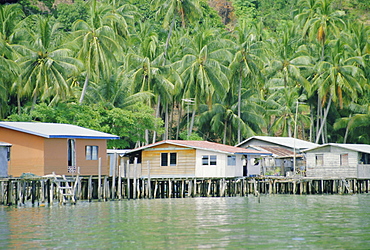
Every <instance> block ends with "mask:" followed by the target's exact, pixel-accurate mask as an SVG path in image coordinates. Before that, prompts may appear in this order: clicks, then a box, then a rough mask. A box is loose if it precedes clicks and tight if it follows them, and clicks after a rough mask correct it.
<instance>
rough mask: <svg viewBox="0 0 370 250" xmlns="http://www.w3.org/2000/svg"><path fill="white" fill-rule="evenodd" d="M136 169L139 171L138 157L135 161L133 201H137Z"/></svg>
mask: <svg viewBox="0 0 370 250" xmlns="http://www.w3.org/2000/svg"><path fill="white" fill-rule="evenodd" d="M136 169H137V157H135V159H134V184H133V196H134V197H133V199H136Z"/></svg>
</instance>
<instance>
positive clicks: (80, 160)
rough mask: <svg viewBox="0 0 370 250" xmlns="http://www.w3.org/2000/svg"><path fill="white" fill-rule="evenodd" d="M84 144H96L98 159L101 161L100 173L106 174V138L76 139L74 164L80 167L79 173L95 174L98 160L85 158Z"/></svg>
mask: <svg viewBox="0 0 370 250" xmlns="http://www.w3.org/2000/svg"><path fill="white" fill-rule="evenodd" d="M86 146H98V147H99V151H98V159H99V158H101V161H102V170H101V174H102V175H107V174H108V173H109V171H108V159H107V141H106V140H89V139H77V140H76V155H77V159H76V164H77V167H80V173H81V175H91V174H92V175H97V174H98V166H99V160H86V156H85V147H86Z"/></svg>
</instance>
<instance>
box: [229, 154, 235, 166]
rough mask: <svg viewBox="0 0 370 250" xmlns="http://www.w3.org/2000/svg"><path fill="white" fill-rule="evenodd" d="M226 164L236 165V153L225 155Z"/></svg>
mask: <svg viewBox="0 0 370 250" xmlns="http://www.w3.org/2000/svg"><path fill="white" fill-rule="evenodd" d="M227 165H228V166H236V155H228V156H227Z"/></svg>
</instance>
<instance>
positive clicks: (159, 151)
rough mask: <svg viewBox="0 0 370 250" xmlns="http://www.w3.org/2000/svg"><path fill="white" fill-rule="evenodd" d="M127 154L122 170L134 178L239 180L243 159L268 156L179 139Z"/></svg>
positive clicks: (242, 149) (250, 150)
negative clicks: (128, 159)
mask: <svg viewBox="0 0 370 250" xmlns="http://www.w3.org/2000/svg"><path fill="white" fill-rule="evenodd" d="M128 154H129V157H130V164H129V165H128V166H127V168H126V170H125V171H126V172H127V173H129V175H130V176H133V175H134V176H136V177H145V176H148V175H150V176H151V177H239V176H243V174H245V172H244V167H245V165H244V164H245V160H244V159H245V157H247V156H248V155H259V156H260V155H269V153H268V152H265V151H258V150H254V149H244V148H238V147H234V146H228V145H223V144H219V143H214V142H208V141H182V140H167V141H161V142H157V143H154V144H150V145H147V146H144V147H140V148H137V149H133V150H131V151H130V152H129V153H128ZM135 158H136V161H137V162H136V163H135ZM134 171H135V173H134Z"/></svg>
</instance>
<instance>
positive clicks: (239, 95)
mask: <svg viewBox="0 0 370 250" xmlns="http://www.w3.org/2000/svg"><path fill="white" fill-rule="evenodd" d="M241 93H242V74H241V72H240V76H239V87H238V118H239V120H238V144H239V143H240V141H241V134H240V115H241V111H240V109H241V108H240V106H241Z"/></svg>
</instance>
